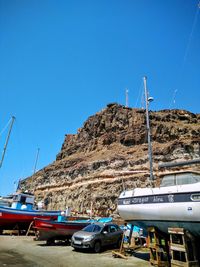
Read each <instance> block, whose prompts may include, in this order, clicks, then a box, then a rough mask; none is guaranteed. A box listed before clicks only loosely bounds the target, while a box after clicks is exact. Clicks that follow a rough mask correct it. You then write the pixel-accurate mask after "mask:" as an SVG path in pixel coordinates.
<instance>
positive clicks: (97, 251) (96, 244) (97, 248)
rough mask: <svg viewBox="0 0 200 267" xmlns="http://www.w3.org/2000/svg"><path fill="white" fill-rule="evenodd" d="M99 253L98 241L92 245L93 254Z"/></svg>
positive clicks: (99, 245) (99, 244)
mask: <svg viewBox="0 0 200 267" xmlns="http://www.w3.org/2000/svg"><path fill="white" fill-rule="evenodd" d="M100 251H101V243H100V242H99V241H96V242H95V243H94V252H95V253H99V252H100Z"/></svg>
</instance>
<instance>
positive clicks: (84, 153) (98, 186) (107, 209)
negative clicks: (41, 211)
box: [22, 104, 200, 215]
mask: <svg viewBox="0 0 200 267" xmlns="http://www.w3.org/2000/svg"><path fill="white" fill-rule="evenodd" d="M150 124H151V133H152V146H153V162H154V173H155V176H156V177H158V176H159V175H160V172H159V171H158V163H162V162H170V161H176V160H177V161H178V160H179V161H180V160H181V161H183V160H190V159H195V158H199V157H200V114H193V113H190V112H188V111H185V110H161V111H157V112H150ZM185 168H190V169H191V166H189V167H188V166H187V167H185ZM192 168H193V169H198V168H199V167H198V166H192ZM148 176H149V163H148V145H147V133H146V119H145V110H143V109H134V108H133V109H132V108H126V107H124V106H121V105H118V104H109V105H108V106H107V107H106V108H105V109H103V110H102V111H100V112H98V113H97V114H95V115H94V116H91V117H89V118H88V120H87V121H86V122H85V123H84V125H83V127H82V128H80V129H79V130H78V132H77V134H74V135H72V134H68V135H66V136H65V140H64V143H63V145H62V148H61V151H60V153H59V154H58V155H57V157H56V160H55V161H54V162H53V163H52V164H50V165H48V166H46V167H45V168H43V169H42V170H40V171H38V172H37V173H36V174H34V175H33V176H31V177H28V178H27V179H25V180H24V181H22V188H24V189H25V188H26V189H30V190H31V191H33V192H34V193H35V195H36V198H37V199H38V200H41V199H45V198H46V199H48V201H49V204H48V209H65V207H66V206H71V207H72V208H74V209H76V210H79V211H83V210H87V209H90V208H91V206H92V208H93V210H95V211H96V212H97V213H98V214H99V215H108V214H109V213H116V203H117V198H118V196H119V194H120V192H121V191H122V190H123V188H126V189H127V188H135V187H146V186H148Z"/></svg>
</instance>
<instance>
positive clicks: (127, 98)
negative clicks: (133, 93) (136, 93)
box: [126, 88, 128, 108]
mask: <svg viewBox="0 0 200 267" xmlns="http://www.w3.org/2000/svg"><path fill="white" fill-rule="evenodd" d="M126 107H127V108H128V88H126Z"/></svg>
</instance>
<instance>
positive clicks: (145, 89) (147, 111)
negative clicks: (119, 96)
mask: <svg viewBox="0 0 200 267" xmlns="http://www.w3.org/2000/svg"><path fill="white" fill-rule="evenodd" d="M143 80H144V92H145V102H146V123H147V137H148V154H149V167H150V180H154V176H153V160H152V147H151V131H150V124H149V102H150V101H152V100H153V98H152V97H149V94H148V89H147V77H146V76H144V78H143Z"/></svg>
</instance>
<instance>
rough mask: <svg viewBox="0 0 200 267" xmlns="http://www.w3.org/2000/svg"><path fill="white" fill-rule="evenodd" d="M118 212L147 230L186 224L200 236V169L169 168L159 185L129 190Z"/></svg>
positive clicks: (194, 161) (148, 128) (120, 199)
mask: <svg viewBox="0 0 200 267" xmlns="http://www.w3.org/2000/svg"><path fill="white" fill-rule="evenodd" d="M144 84H145V95H146V116H147V119H146V120H147V131H148V145H149V150H148V151H149V160H150V180H153V179H154V176H153V164H152V155H151V140H150V127H149V116H148V93H147V89H146V78H144ZM199 163H200V159H196V160H191V161H187V162H179V163H169V164H161V165H160V167H174V166H182V165H189V164H199ZM118 212H119V214H120V216H121V217H122V218H123V219H124V220H125V221H127V222H129V223H131V224H133V225H137V226H139V227H140V228H143V229H144V230H147V228H148V227H151V226H154V227H157V228H158V229H160V230H161V231H163V232H165V233H167V232H168V228H170V227H177V228H185V229H186V230H189V231H190V232H191V233H192V234H193V235H195V236H200V172H198V171H179V172H169V173H168V174H165V175H163V176H162V177H161V183H160V186H159V187H150V188H134V189H133V190H125V191H123V192H122V193H121V194H120V196H119V199H118Z"/></svg>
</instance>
